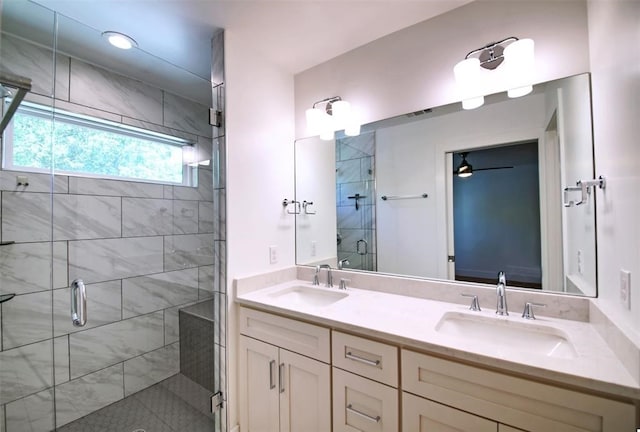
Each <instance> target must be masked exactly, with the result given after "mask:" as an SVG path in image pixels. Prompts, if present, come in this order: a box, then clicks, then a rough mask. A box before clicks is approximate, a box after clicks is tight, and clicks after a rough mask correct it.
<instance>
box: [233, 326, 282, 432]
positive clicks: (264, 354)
mask: <svg viewBox="0 0 640 432" xmlns="http://www.w3.org/2000/svg"><path fill="white" fill-rule="evenodd" d="M239 378H240V380H239V381H240V400H241V401H242V402H241V403H240V423H241V424H242V430H243V431H246V432H278V431H279V412H280V411H279V397H278V348H277V347H275V346H273V345H269V344H266V343H264V342H260V341H257V340H255V339H251V338H248V337H246V336H240V371H239Z"/></svg>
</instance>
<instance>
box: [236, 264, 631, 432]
mask: <svg viewBox="0 0 640 432" xmlns="http://www.w3.org/2000/svg"><path fill="white" fill-rule="evenodd" d="M334 273H335V272H334ZM308 274H309V270H308V269H297V272H296V270H295V269H294V270H292V271H285V272H282V273H281V274H280V275H278V276H277V277H274V276H273V275H272V276H270V277H265V278H259V277H258V278H248V279H246V280H238V281H236V303H237V304H238V305H239V314H238V316H239V333H240V341H239V352H238V354H239V363H240V369H239V374H238V375H239V379H240V401H241V402H240V408H241V411H240V422H241V423H240V424H241V428H242V430H243V431H249V432H251V431H254V430H268V431H289V430H291V431H300V430H304V431H318V432H326V431H331V430H333V431H334V432H338V431H358V430H360V431H384V432H386V431H403V432H417V431H453V430H463V431H493V432H496V431H499V432H505V431H509V432H513V431H531V432H533V431H541V432H542V431H544V432H548V431H554V432H555V431H605V432H618V431H626V430H630V431H632V430H635V428H636V427H637V426H638V425H637V400H638V399H640V386H639V385H638V383H637V381H636V380H635V379H634V377H633V376H632V375H631V374H630V373H629V372H628V370H627V369H626V368H625V366H624V365H623V363H622V362H621V361H620V360H619V359H618V357H617V356H616V354H615V353H614V352H613V351H612V350H611V349H610V348H609V346H608V345H607V343H606V342H605V341H604V340H603V339H602V338H601V337H600V336H599V335H598V333H597V332H596V330H595V329H594V328H593V325H592V324H591V323H590V322H589V321H588V320H587V321H585V320H582V321H581V320H579V319H563V318H557V317H553V316H548V315H545V314H544V313H542V312H540V313H539V314H538V315H539V316H538V319H536V320H525V319H524V318H522V317H521V313H522V310H520V307H519V306H520V304H519V303H521V299H519V297H518V296H520V295H521V293H518V292H516V291H515V290H514V291H508V294H507V295H510V294H513V297H514V301H513V302H512V303H513V306H512V310H511V311H510V315H509V316H504V317H497V316H495V313H494V312H495V311H494V307H495V303H491V304H489V303H487V301H483V300H486V296H488V295H490V293H489V291H490V290H489V289H488V288H485V292H482V293H481V295H480V300H481V301H480V303H481V306H482V310H481V311H471V310H469V308H468V304H466V301H467V299H462V300H463V301H464V302H465V304H462V303H461V302H458V301H457V300H456V301H455V302H447V301H437V300H433V299H425V298H416V297H414V296H408V295H399V294H393V293H390V292H382V291H381V290H380V289H378V288H376V289H373V290H372V289H361V287H357V283H355V282H354V285H356V287H348V288H347V289H346V290H340V289H338V283H335V284H334V286H333V287H325V286H324V279H321V281H320V282H321V285H320V286H313V285H312V284H311V279H310V278H309V279H308V278H307V277H306V276H307V275H308ZM352 275H353V274H352ZM352 275H349V274H348V273H339V274H338V277H345V276H352ZM287 276H289V277H290V276H293V277H292V278H290V279H289V280H287ZM352 277H353V276H352ZM353 279H357V275H356V276H355V277H353ZM337 280H338V278H336V277H335V275H334V281H337ZM385 282H387V283H389V282H392V283H394V284H395V285H396V286H400V285H403V283H402V278H396V279H395V280H394V279H393V278H390V279H388V280H386V281H385ZM405 282H406V280H405ZM358 283H360V282H358ZM466 288H467V287H464V286H463V285H462V286H460V285H458V286H457V288H456V284H450V287H449V291H450V294H449V298H452V297H451V296H452V295H455V296H456V297H455V298H456V299H457V297H459V295H460V293H459V292H457V291H459V290H460V289H462V290H465V289H466ZM476 289H479V288H476ZM467 290H468V289H467ZM388 291H391V292H393V291H394V289H393V286H392V285H390V289H389V290H388ZM396 291H397V290H396ZM436 291H437V290H436ZM493 292H494V293H493V295H494V296H495V290H493ZM474 294H476V293H474ZM525 294H526V295H527V296H528V297H530V296H531V294H528V293H525ZM547 297H548V296H547ZM543 298H544V297H543ZM550 299H552V300H553V301H554V302H556V303H559V302H561V300H559V299H562V297H558V296H554V297H551V298H550ZM527 300H531V301H539V300H540V298H539V297H535V296H534V297H533V299H530V298H527ZM579 301H587V302H588V299H579ZM483 303H484V304H483ZM554 310H562V307H560V308H558V307H557V305H556V306H553V305H551V306H550V308H549V310H548V311H547V310H545V311H544V312H548V313H549V315H553V314H556V312H554ZM587 316H588V313H587ZM267 425H268V426H267Z"/></svg>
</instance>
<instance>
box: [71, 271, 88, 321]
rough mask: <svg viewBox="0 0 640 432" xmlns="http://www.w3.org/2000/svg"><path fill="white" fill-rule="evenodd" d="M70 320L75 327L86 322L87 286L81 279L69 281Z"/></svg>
mask: <svg viewBox="0 0 640 432" xmlns="http://www.w3.org/2000/svg"><path fill="white" fill-rule="evenodd" d="M71 322H72V323H73V325H74V326H75V327H83V326H84V325H85V324H86V323H87V288H86V287H85V286H84V282H83V281H82V279H76V280H74V281H73V282H71Z"/></svg>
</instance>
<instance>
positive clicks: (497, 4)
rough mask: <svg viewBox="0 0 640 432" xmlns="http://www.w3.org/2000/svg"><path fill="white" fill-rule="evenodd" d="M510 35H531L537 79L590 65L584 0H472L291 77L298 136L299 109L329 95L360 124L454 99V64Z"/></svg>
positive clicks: (300, 133)
mask: <svg viewBox="0 0 640 432" xmlns="http://www.w3.org/2000/svg"><path fill="white" fill-rule="evenodd" d="M381 19H382V18H381ZM508 36H517V37H521V38H524V37H530V38H533V39H534V40H535V44H536V70H535V74H534V81H535V82H545V81H550V80H553V79H557V78H562V77H565V76H569V75H576V74H578V73H582V72H587V71H588V70H589V52H588V35H587V22H586V3H585V2H583V1H553V2H551V1H544V2H542V1H532V0H528V1H527V0H523V1H482V0H481V1H475V2H473V3H470V4H468V5H465V6H462V7H460V8H458V9H454V10H453V11H451V12H448V13H446V14H444V15H441V16H438V17H435V18H433V19H430V20H427V21H424V22H422V23H420V24H416V25H415V26H412V27H408V28H406V29H404V30H401V31H399V32H396V33H394V34H391V35H389V36H386V37H383V38H381V39H378V40H376V41H374V42H372V43H370V44H368V45H365V46H363V47H361V48H357V49H355V50H353V51H351V52H348V53H346V54H344V55H342V56H339V57H336V58H335V59H333V60H330V61H328V62H325V63H322V64H320V65H318V66H316V67H314V68H311V69H309V70H307V71H304V72H302V73H300V74H298V75H296V77H295V84H296V87H295V98H296V137H303V136H305V135H306V130H305V119H304V110H305V109H306V108H309V107H310V106H311V105H312V104H313V103H314V102H315V101H318V100H321V99H323V98H326V97H329V96H334V95H340V96H341V97H342V98H343V99H345V100H348V101H350V102H351V103H352V107H353V108H354V109H355V110H358V111H359V112H360V115H361V119H362V121H363V122H364V123H368V122H372V121H376V120H381V119H384V118H388V117H392V116H396V115H400V114H404V113H407V112H412V111H417V110H420V109H424V108H428V107H434V106H440V105H444V104H447V103H451V102H454V101H455V100H456V99H457V98H456V92H455V86H454V77H453V66H454V65H455V64H456V63H457V62H459V61H460V60H462V59H464V56H465V55H466V54H467V53H468V52H469V51H471V50H473V49H476V48H479V47H482V46H484V45H485V44H487V43H489V42H492V41H496V40H501V39H504V38H505V37H508Z"/></svg>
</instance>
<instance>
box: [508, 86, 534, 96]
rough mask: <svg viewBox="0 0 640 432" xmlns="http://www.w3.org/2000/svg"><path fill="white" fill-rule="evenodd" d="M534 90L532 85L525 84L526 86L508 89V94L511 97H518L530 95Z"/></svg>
mask: <svg viewBox="0 0 640 432" xmlns="http://www.w3.org/2000/svg"><path fill="white" fill-rule="evenodd" d="M532 91H533V86H532V85H529V86H524V87H516V88H512V89H509V90H508V91H507V95H509V97H510V98H517V97H520V96H524V95H528V94H529V93H531V92H532Z"/></svg>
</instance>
